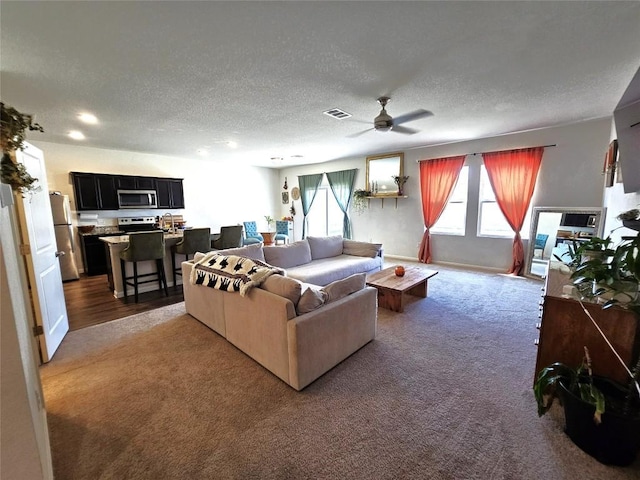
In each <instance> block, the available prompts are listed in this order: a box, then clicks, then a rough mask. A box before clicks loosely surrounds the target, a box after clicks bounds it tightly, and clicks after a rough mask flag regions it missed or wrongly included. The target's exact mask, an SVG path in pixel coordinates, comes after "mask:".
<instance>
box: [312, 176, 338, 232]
mask: <svg viewBox="0 0 640 480" xmlns="http://www.w3.org/2000/svg"><path fill="white" fill-rule="evenodd" d="M326 182H327V181H326V179H323V180H322V184H321V186H320V188H318V193H317V194H316V198H315V200H314V201H313V205H311V210H309V215H307V227H308V228H307V235H310V236H312V237H325V236H327V235H342V220H343V218H344V214H343V213H342V210H340V207H339V206H338V202H336V198H335V197H334V196H333V192H332V191H331V188H330V187H329V185H328V184H327V183H326Z"/></svg>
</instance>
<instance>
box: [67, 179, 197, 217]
mask: <svg viewBox="0 0 640 480" xmlns="http://www.w3.org/2000/svg"><path fill="white" fill-rule="evenodd" d="M71 177H72V179H73V189H74V192H75V199H76V209H77V210H118V190H119V189H120V190H156V191H157V192H158V208H167V209H176V208H184V191H183V187H182V179H180V178H158V177H141V176H134V175H109V174H104V173H85V172H71Z"/></svg>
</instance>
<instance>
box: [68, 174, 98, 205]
mask: <svg viewBox="0 0 640 480" xmlns="http://www.w3.org/2000/svg"><path fill="white" fill-rule="evenodd" d="M72 176H73V189H74V192H75V195H76V207H77V209H78V210H100V208H101V207H100V193H99V191H98V186H97V184H96V176H95V175H93V174H92V173H72Z"/></svg>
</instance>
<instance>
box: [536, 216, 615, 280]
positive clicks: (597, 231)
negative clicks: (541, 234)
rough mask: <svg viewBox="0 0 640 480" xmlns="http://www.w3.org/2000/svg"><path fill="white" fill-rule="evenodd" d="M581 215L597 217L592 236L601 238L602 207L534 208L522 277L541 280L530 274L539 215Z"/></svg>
mask: <svg viewBox="0 0 640 480" xmlns="http://www.w3.org/2000/svg"><path fill="white" fill-rule="evenodd" d="M547 212H548V213H583V214H587V215H597V217H596V223H595V225H594V235H595V236H597V237H602V230H603V229H604V215H605V209H604V208H602V207H592V208H584V207H534V208H533V212H532V215H531V226H530V229H529V245H528V248H527V256H526V260H525V266H524V275H525V277H529V278H536V279H541V278H544V277H540V276H539V275H536V274H533V273H531V263H532V261H533V250H534V248H533V247H534V246H535V243H536V241H535V239H536V232H537V231H538V221H539V220H540V214H541V213H547Z"/></svg>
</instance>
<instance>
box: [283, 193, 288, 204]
mask: <svg viewBox="0 0 640 480" xmlns="http://www.w3.org/2000/svg"><path fill="white" fill-rule="evenodd" d="M282 203H289V192H282Z"/></svg>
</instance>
